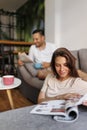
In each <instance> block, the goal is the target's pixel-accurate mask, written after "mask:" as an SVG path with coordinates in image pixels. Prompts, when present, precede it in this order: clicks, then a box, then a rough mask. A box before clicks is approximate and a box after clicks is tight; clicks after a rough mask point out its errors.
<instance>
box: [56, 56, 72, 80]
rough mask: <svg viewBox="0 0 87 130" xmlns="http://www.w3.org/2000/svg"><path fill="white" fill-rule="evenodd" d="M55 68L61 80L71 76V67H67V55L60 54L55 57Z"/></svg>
mask: <svg viewBox="0 0 87 130" xmlns="http://www.w3.org/2000/svg"><path fill="white" fill-rule="evenodd" d="M55 69H56V72H57V73H58V75H59V77H60V78H59V79H60V80H65V79H67V78H68V77H69V73H70V69H69V68H68V67H67V60H66V58H65V57H62V56H58V57H56V59H55Z"/></svg>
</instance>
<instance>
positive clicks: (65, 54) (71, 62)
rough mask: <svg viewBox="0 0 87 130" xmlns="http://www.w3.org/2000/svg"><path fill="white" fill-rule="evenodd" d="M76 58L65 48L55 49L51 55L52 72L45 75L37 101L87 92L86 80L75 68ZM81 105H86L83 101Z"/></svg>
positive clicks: (67, 97)
mask: <svg viewBox="0 0 87 130" xmlns="http://www.w3.org/2000/svg"><path fill="white" fill-rule="evenodd" d="M75 66H76V60H75V57H74V56H73V55H72V54H71V52H70V51H69V50H67V49H66V48H59V49H57V50H56V51H55V52H54V53H53V56H52V60H51V69H52V72H51V73H50V74H48V75H47V77H46V79H45V82H44V84H43V87H42V89H41V91H40V94H39V97H38V103H41V102H43V101H48V100H57V99H59V100H60V99H61V100H62V99H65V100H67V99H71V98H77V97H80V96H81V95H84V94H86V93H87V82H86V81H84V80H82V79H81V78H80V77H79V75H78V72H77V70H76V67H75ZM83 105H87V102H86V101H85V102H84V103H83Z"/></svg>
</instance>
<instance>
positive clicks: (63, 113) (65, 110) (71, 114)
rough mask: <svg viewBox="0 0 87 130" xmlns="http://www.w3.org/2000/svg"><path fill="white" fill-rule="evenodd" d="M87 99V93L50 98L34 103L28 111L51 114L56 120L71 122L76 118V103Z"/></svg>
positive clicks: (78, 103) (77, 111) (77, 112)
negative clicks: (72, 96) (57, 98)
mask: <svg viewBox="0 0 87 130" xmlns="http://www.w3.org/2000/svg"><path fill="white" fill-rule="evenodd" d="M85 100H87V94H85V95H84V96H81V97H80V98H73V99H69V100H51V101H46V102H42V103H40V104H38V105H36V106H35V107H34V108H33V109H32V110H31V112H30V113H32V114H41V115H51V116H52V118H53V119H54V120H56V121H61V122H73V121H76V120H77V119H78V116H79V110H78V105H81V104H82V102H83V101H85Z"/></svg>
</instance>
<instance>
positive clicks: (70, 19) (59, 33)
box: [45, 0, 87, 50]
mask: <svg viewBox="0 0 87 130" xmlns="http://www.w3.org/2000/svg"><path fill="white" fill-rule="evenodd" d="M45 34H46V40H47V41H49V42H54V43H56V44H57V46H58V47H61V46H62V47H67V48H68V49H71V50H73V49H80V48H87V36H86V35H87V0H45Z"/></svg>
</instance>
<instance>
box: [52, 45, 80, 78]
mask: <svg viewBox="0 0 87 130" xmlns="http://www.w3.org/2000/svg"><path fill="white" fill-rule="evenodd" d="M58 56H62V57H65V58H66V61H67V67H68V68H69V69H70V76H72V77H79V75H78V72H77V70H76V58H75V57H74V56H73V55H72V54H71V52H70V51H69V50H68V49H66V48H58V49H56V50H55V51H54V53H53V56H52V60H51V69H52V71H53V73H54V74H55V75H56V77H57V78H59V75H58V73H57V72H56V68H55V59H56V58H57V57H58Z"/></svg>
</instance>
